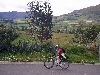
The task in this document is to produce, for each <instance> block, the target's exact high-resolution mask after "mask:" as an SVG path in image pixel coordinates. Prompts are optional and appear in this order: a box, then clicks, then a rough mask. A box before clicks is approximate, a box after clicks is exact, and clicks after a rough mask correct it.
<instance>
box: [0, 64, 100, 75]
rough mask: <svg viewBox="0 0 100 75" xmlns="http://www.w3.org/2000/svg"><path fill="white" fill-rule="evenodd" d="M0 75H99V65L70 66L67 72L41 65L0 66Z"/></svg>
mask: <svg viewBox="0 0 100 75" xmlns="http://www.w3.org/2000/svg"><path fill="white" fill-rule="evenodd" d="M0 75H100V65H81V64H70V67H69V68H68V69H67V70H63V69H61V68H60V67H56V66H55V65H54V67H53V68H52V69H46V68H45V67H44V66H43V63H39V64H37V63H34V64H33V63H26V64H25V63H5V64H0Z"/></svg>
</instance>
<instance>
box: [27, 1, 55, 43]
mask: <svg viewBox="0 0 100 75" xmlns="http://www.w3.org/2000/svg"><path fill="white" fill-rule="evenodd" d="M27 5H28V9H29V11H27V14H28V17H27V18H28V21H27V23H28V24H29V25H30V26H32V27H33V29H34V31H33V32H34V34H37V37H38V39H39V40H40V41H41V42H42V41H43V40H48V39H50V38H52V37H51V36H52V32H51V28H52V27H53V24H52V11H51V6H50V3H48V2H41V1H32V2H29V3H28V4H27Z"/></svg>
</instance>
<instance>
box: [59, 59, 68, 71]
mask: <svg viewBox="0 0 100 75" xmlns="http://www.w3.org/2000/svg"><path fill="white" fill-rule="evenodd" d="M59 66H60V67H61V68H62V69H67V68H68V67H69V61H68V60H66V61H61V63H60V65H59Z"/></svg>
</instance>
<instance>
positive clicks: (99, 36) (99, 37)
mask: <svg viewBox="0 0 100 75" xmlns="http://www.w3.org/2000/svg"><path fill="white" fill-rule="evenodd" d="M97 37H98V39H99V40H100V32H99V34H98V35H97ZM99 62H100V42H99Z"/></svg>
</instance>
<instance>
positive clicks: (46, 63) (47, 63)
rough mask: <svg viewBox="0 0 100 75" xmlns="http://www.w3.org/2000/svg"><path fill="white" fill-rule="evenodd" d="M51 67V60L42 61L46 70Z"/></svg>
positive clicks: (52, 61) (52, 63)
mask: <svg viewBox="0 0 100 75" xmlns="http://www.w3.org/2000/svg"><path fill="white" fill-rule="evenodd" d="M53 65H54V60H53V58H47V59H45V61H44V66H45V67H46V68H47V69H50V68H52V67H53Z"/></svg>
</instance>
